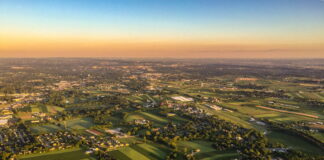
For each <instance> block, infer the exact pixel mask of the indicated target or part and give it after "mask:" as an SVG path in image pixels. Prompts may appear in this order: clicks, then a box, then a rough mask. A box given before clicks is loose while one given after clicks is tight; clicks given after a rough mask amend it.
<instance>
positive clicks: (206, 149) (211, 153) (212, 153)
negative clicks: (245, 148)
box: [178, 141, 238, 160]
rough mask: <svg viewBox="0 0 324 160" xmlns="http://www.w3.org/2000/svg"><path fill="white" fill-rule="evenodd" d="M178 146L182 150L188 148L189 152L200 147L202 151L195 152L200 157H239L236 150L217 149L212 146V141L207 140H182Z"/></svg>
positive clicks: (205, 159) (208, 159) (205, 158)
mask: <svg viewBox="0 0 324 160" xmlns="http://www.w3.org/2000/svg"><path fill="white" fill-rule="evenodd" d="M178 146H179V148H180V149H181V150H184V149H185V148H187V151H188V152H189V151H191V150H195V149H200V152H198V153H196V154H195V155H196V157H197V158H198V159H204V160H212V159H233V158H237V157H238V153H236V151H217V150H215V149H214V148H213V147H212V143H211V142H207V141H181V142H179V143H178Z"/></svg>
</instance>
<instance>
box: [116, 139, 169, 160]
mask: <svg viewBox="0 0 324 160" xmlns="http://www.w3.org/2000/svg"><path fill="white" fill-rule="evenodd" d="M167 153H168V150H167V149H165V148H164V146H162V145H158V144H153V143H142V144H136V145H131V146H130V147H125V148H120V149H119V150H115V151H111V152H110V155H112V156H113V157H114V158H117V159H122V160H139V159H141V160H142V159H143V160H163V159H165V157H166V156H167Z"/></svg>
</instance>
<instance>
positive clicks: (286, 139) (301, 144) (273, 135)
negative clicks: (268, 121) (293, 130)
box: [267, 131, 324, 155]
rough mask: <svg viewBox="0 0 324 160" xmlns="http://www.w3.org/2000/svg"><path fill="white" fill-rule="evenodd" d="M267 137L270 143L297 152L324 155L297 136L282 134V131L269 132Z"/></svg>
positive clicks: (317, 148)
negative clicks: (277, 143)
mask: <svg viewBox="0 0 324 160" xmlns="http://www.w3.org/2000/svg"><path fill="white" fill-rule="evenodd" d="M267 137H268V138H269V140H270V142H274V143H276V142H279V143H282V144H285V145H287V146H288V147H291V148H293V149H296V150H300V151H304V152H308V153H311V154H321V155H324V154H323V151H322V150H321V149H320V148H319V147H317V146H315V145H314V144H312V143H310V142H308V141H307V140H305V139H303V138H301V137H298V136H295V135H290V134H287V133H282V132H280V131H271V132H269V134H267Z"/></svg>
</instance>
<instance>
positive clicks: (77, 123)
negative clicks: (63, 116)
mask: <svg viewBox="0 0 324 160" xmlns="http://www.w3.org/2000/svg"><path fill="white" fill-rule="evenodd" d="M61 124H62V126H64V125H65V124H64V122H62V123H61ZM92 126H94V124H93V123H92V119H91V118H75V119H71V120H68V121H66V127H67V128H68V129H72V130H84V129H88V128H90V127H92Z"/></svg>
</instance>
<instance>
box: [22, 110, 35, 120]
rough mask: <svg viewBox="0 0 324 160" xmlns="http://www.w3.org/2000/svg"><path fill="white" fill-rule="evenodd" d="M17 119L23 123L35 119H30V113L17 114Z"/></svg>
mask: <svg viewBox="0 0 324 160" xmlns="http://www.w3.org/2000/svg"><path fill="white" fill-rule="evenodd" d="M18 117H19V118H21V119H22V120H24V121H26V120H32V119H35V118H33V117H32V113H31V112H18Z"/></svg>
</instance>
